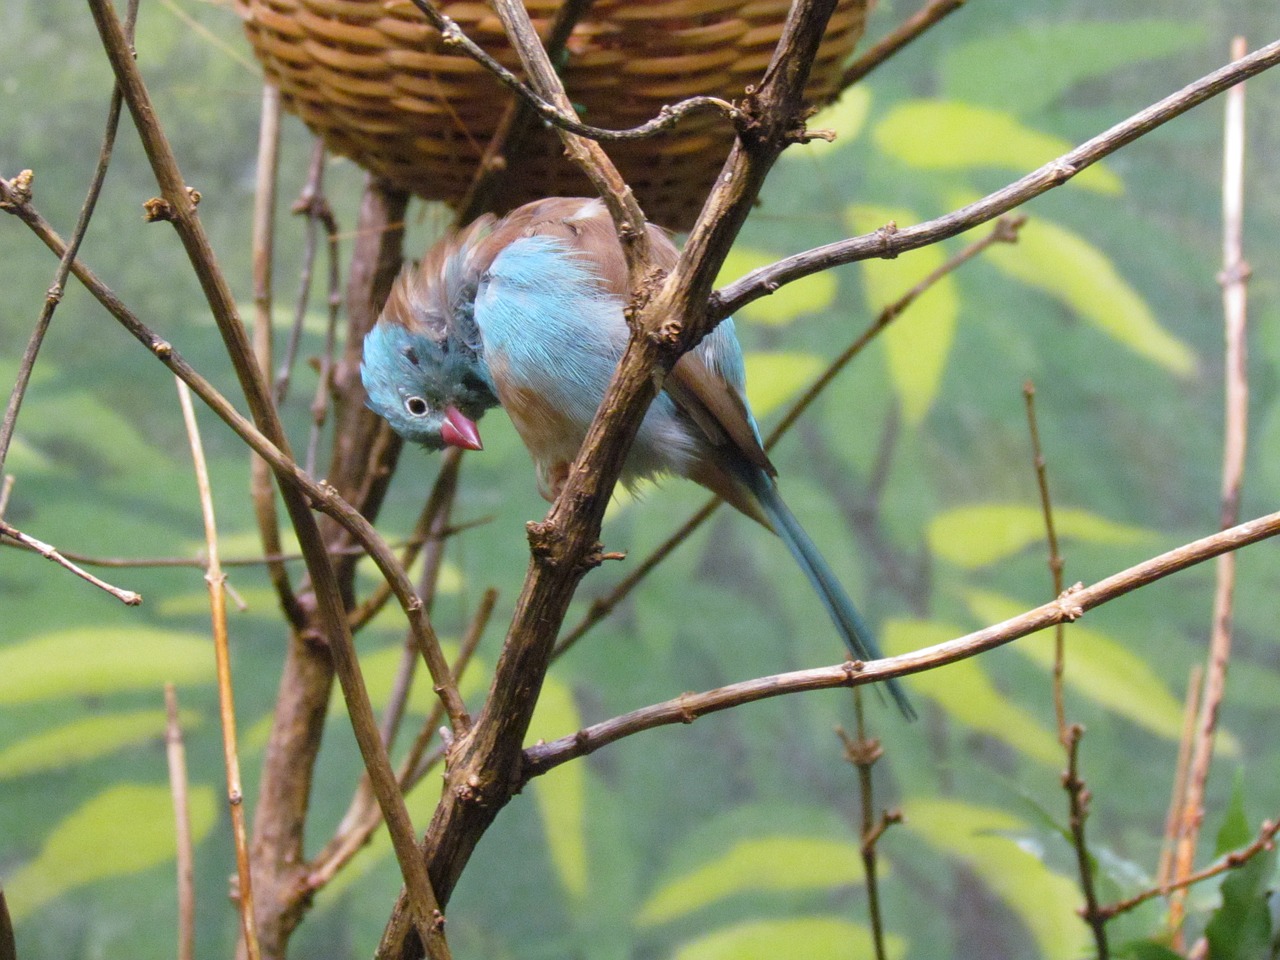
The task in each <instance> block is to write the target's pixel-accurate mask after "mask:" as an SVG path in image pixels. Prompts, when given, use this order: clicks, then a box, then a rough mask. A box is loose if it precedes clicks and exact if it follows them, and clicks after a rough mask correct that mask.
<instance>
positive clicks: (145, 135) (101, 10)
mask: <svg viewBox="0 0 1280 960" xmlns="http://www.w3.org/2000/svg"><path fill="white" fill-rule="evenodd" d="M89 8H90V11H91V12H92V14H93V18H94V23H95V25H96V26H97V28H98V32H99V35H100V37H101V39H102V45H103V49H104V51H105V52H106V54H107V57H108V59H109V60H110V62H111V67H112V70H113V71H114V73H115V75H116V79H117V81H118V82H119V83H120V86H121V89H122V90H123V92H124V97H125V103H126V104H127V105H128V107H129V111H130V113H131V115H132V116H133V120H134V125H135V127H136V128H137V130H138V133H139V137H140V139H141V141H142V146H143V149H144V151H145V152H146V154H147V159H148V160H149V161H150V164H151V167H152V171H153V173H154V174H155V177H156V180H157V183H158V184H159V186H160V190H161V193H162V197H163V203H164V209H165V211H166V216H167V218H168V219H169V220H170V222H172V223H173V225H174V229H175V230H176V231H177V234H178V236H179V238H180V239H181V240H182V243H183V245H184V247H185V248H186V251H187V255H188V259H189V260H190V262H191V265H192V268H193V269H194V271H195V273H196V275H197V277H198V278H199V280H200V283H201V286H202V288H203V290H204V293H205V297H206V299H207V301H208V303H209V306H210V309H211V311H212V313H213V316H214V320H215V322H216V323H217V326H218V331H219V333H220V334H221V336H222V339H223V344H224V346H225V347H226V349H227V353H228V356H229V358H230V360H231V362H232V364H233V366H234V368H235V371H236V375H237V377H238V378H239V380H240V384H241V388H242V389H243V391H244V393H245V397H246V399H247V400H248V403H249V407H250V410H251V411H252V412H253V416H254V420H255V422H256V423H257V424H258V425H259V426H260V427H261V429H262V432H263V434H264V435H265V436H266V437H267V438H268V439H270V441H271V442H272V443H273V444H274V445H275V446H276V447H277V448H278V449H279V450H280V451H281V452H283V453H284V454H285V455H286V457H287V456H288V443H287V441H286V439H285V435H284V430H283V427H282V425H281V423H280V418H279V414H278V412H277V411H276V409H275V407H274V405H273V403H272V401H271V396H270V392H269V390H268V388H267V385H266V381H265V379H264V378H263V377H262V375H261V371H260V368H259V367H258V366H257V364H256V362H255V359H254V356H253V351H252V348H251V346H250V344H249V342H248V338H247V337H246V336H245V333H244V329H243V326H242V325H241V324H240V322H239V316H238V313H237V309H236V303H235V298H234V296H233V294H232V292H231V289H230V286H229V285H228V284H227V282H226V278H225V277H224V276H223V275H222V273H221V271H220V270H219V268H218V265H217V259H216V257H215V256H214V254H213V250H212V248H211V246H210V244H209V239H208V237H207V235H206V234H205V231H204V228H203V225H202V224H201V222H200V218H199V216H198V215H197V214H196V209H195V201H196V195H195V193H194V191H192V190H191V189H190V188H189V187H188V186H187V184H186V182H185V180H184V179H183V177H182V173H181V171H180V170H179V168H178V164H177V161H176V159H175V157H174V155H173V151H172V149H171V147H170V145H169V143H168V141H167V140H166V138H165V136H164V133H163V131H162V130H161V128H160V125H159V123H158V121H157V119H156V112H155V108H154V105H153V104H152V102H151V98H150V94H149V93H148V91H147V88H146V85H145V83H144V82H143V79H142V75H141V73H140V71H139V69H138V65H137V63H136V61H135V60H134V59H133V57H132V55H131V51H130V49H129V46H128V43H127V42H126V40H125V37H124V34H123V32H122V30H121V27H120V22H119V20H118V19H117V18H116V15H115V11H114V9H113V8H112V7H111V4H110V3H109V0H89ZM293 470H296V467H293V468H292V469H286V470H278V471H277V476H278V477H279V478H280V481H281V482H280V489H281V493H282V496H283V497H284V501H285V506H286V509H287V510H288V511H289V516H290V519H291V521H292V522H293V526H294V529H295V531H296V532H297V534H298V541H299V544H300V546H301V547H302V550H303V552H304V553H305V554H306V556H307V565H308V570H309V572H310V574H311V579H312V586H313V588H314V594H315V598H316V601H317V612H318V614H319V622H320V623H321V624H322V625H323V627H324V629H325V632H326V635H327V639H328V642H329V654H330V656H331V657H332V660H333V666H334V670H335V672H336V673H337V675H338V678H339V680H340V682H341V684H342V692H343V696H344V697H345V699H346V701H347V712H348V715H349V716H350V718H351V725H352V729H353V731H354V733H355V736H356V741H357V743H358V744H359V746H360V752H361V755H362V756H363V758H364V762H365V766H366V768H368V769H369V772H370V777H371V779H372V781H373V784H374V792H375V793H376V794H377V796H378V801H379V803H381V804H382V805H383V808H384V812H385V814H386V819H387V826H388V830H389V831H390V833H391V837H392V844H393V846H394V848H395V851H396V858H397V860H398V861H399V864H400V870H401V873H402V874H403V876H404V880H405V886H406V888H407V891H408V898H409V903H410V907H409V913H410V916H411V917H412V918H413V927H414V929H415V930H416V931H417V933H418V935H419V936H420V937H421V938H422V939H423V942H424V944H425V946H426V949H427V952H428V954H429V955H430V956H431V957H432V958H433V960H443V958H447V957H448V956H449V948H448V944H447V942H446V941H445V937H444V930H443V924H442V923H441V922H440V921H441V919H442V918H441V915H440V911H439V909H438V906H437V902H436V897H435V894H434V891H433V890H432V888H431V882H430V880H429V879H428V876H427V870H426V865H425V864H424V863H423V862H422V859H421V857H419V856H418V853H417V849H416V846H415V843H414V829H413V823H412V821H411V819H410V817H409V812H408V810H407V809H406V808H405V805H404V797H403V795H401V793H400V792H399V790H398V789H397V787H396V783H395V777H394V774H393V772H392V770H391V764H390V761H389V760H388V758H387V754H386V750H385V749H384V747H383V745H382V740H381V737H379V735H378V727H377V721H376V719H375V718H374V715H373V708H372V706H371V704H370V703H369V693H368V690H367V689H366V688H365V684H364V677H363V675H362V672H361V670H360V664H359V661H358V660H357V659H356V656H355V649H354V645H353V643H352V639H351V634H350V632H349V631H348V629H347V621H346V611H345V609H344V608H343V600H342V594H341V591H340V588H339V585H338V582H337V579H336V577H335V575H334V571H333V567H332V566H331V564H330V563H329V558H328V556H327V554H326V553H325V548H324V541H323V539H322V538H321V536H320V532H319V528H318V526H317V523H316V519H315V517H314V516H312V514H311V512H310V509H309V507H308V504H307V503H306V501H305V500H304V499H303V497H302V495H301V493H300V491H299V490H298V488H297V487H296V486H295V485H294V484H292V483H291V482H289V480H288V477H289V476H290V475H291V474H292V473H293ZM436 652H437V654H438V645H437V649H436ZM440 659H441V660H442V659H443V658H442V657H441V658H440ZM445 682H446V683H447V682H448V680H447V678H446V679H445ZM455 694H456V692H455Z"/></svg>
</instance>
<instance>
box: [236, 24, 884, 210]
mask: <svg viewBox="0 0 1280 960" xmlns="http://www.w3.org/2000/svg"><path fill="white" fill-rule="evenodd" d="M525 5H526V7H527V9H528V10H529V13H530V15H531V17H532V18H533V20H534V23H535V24H536V25H537V27H538V29H539V32H540V33H541V34H543V35H544V36H545V32H546V30H547V29H549V25H550V22H551V18H552V17H553V16H554V14H555V11H556V9H557V8H558V7H559V0H526V4H525ZM789 6H790V4H789V2H788V0H745V2H744V0H596V2H595V3H594V4H592V6H591V8H590V11H589V13H588V16H587V17H586V18H585V19H584V20H583V21H582V22H580V23H579V24H578V25H577V26H576V28H575V29H574V31H573V34H572V36H571V37H570V39H569V42H568V44H567V48H566V51H565V55H564V58H563V61H564V62H563V67H562V71H561V72H562V76H563V77H564V80H565V86H566V88H567V90H568V93H569V96H570V98H571V99H572V100H573V102H574V104H575V105H576V106H578V109H579V112H580V114H581V116H582V119H583V120H584V121H585V122H587V123H591V124H594V125H596V126H601V127H609V128H615V129H620V128H625V127H631V126H635V125H637V124H639V123H643V122H644V121H646V120H648V119H650V118H652V117H653V116H655V115H656V114H657V113H658V110H659V109H660V108H661V107H662V106H663V105H664V104H669V103H674V102H676V101H678V100H681V99H684V98H685V97H690V96H693V95H695V94H712V95H716V96H720V97H723V98H725V99H740V98H741V97H742V95H743V91H744V89H745V87H746V86H747V85H748V84H752V83H756V82H758V81H759V80H760V78H761V76H762V74H763V72H764V68H765V66H766V65H767V63H768V61H769V57H770V55H771V54H772V52H773V48H774V45H775V43H776V42H777V39H778V37H779V35H780V34H781V32H782V24H783V21H784V19H785V17H786V13H787V9H788V7H789ZM236 8H237V10H238V12H239V13H240V15H241V17H242V18H243V20H244V25H245V31H246V33H247V34H248V37H249V40H250V42H251V43H252V44H253V47H254V50H255V51H256V53H257V55H258V58H259V60H260V61H261V62H262V65H263V68H264V69H265V71H266V74H267V76H268V77H269V78H270V79H271V80H272V81H273V82H274V83H276V84H277V85H278V86H279V88H280V91H281V94H282V96H283V99H284V103H285V105H286V107H287V108H288V109H290V110H292V111H293V112H294V113H296V114H298V115H299V116H300V117H301V118H302V120H303V121H304V122H305V123H306V124H307V126H309V127H310V128H311V129H312V130H313V131H314V132H315V133H316V134H318V135H319V136H320V137H322V138H323V139H324V141H325V143H326V144H327V145H328V147H329V148H330V149H331V150H333V151H334V152H336V153H340V154H343V155H345V156H348V157H351V158H352V159H354V160H356V161H357V162H358V163H360V164H361V165H362V166H364V167H366V168H367V169H369V170H371V171H372V172H374V173H375V174H377V175H379V176H381V177H383V178H384V179H386V180H388V181H389V182H391V183H392V184H394V185H396V186H398V187H401V188H403V189H406V190H409V191H411V192H413V193H415V194H418V195H419V196H421V197H425V198H427V199H432V200H444V201H446V202H454V203H456V202H457V201H458V200H459V199H460V198H461V197H462V196H463V195H464V193H465V192H466V190H467V187H468V185H469V184H470V183H471V180H472V178H473V176H474V175H475V171H476V165H477V161H478V160H479V158H480V156H481V154H482V153H483V151H484V148H485V146H486V145H487V144H488V142H489V139H490V137H491V136H492V135H493V132H494V129H495V128H496V127H497V125H498V122H499V119H500V118H501V116H502V113H503V111H504V109H505V108H506V105H507V104H508V103H509V102H510V99H511V94H509V93H508V92H507V91H506V90H505V89H504V88H503V87H502V86H501V85H500V84H499V83H498V82H497V80H495V79H494V78H493V77H492V76H490V75H489V74H488V73H487V72H486V71H485V70H484V68H482V67H480V66H479V65H478V64H476V63H475V62H473V61H472V60H470V59H468V58H467V57H465V56H463V55H461V54H458V53H455V52H453V51H449V50H446V49H445V48H444V46H443V44H442V43H441V42H440V36H439V34H438V33H437V32H436V31H435V29H434V28H432V27H431V26H430V25H429V24H428V23H427V22H426V21H425V20H424V19H423V17H422V15H421V14H420V13H419V12H418V10H417V9H416V8H414V6H413V5H412V4H411V3H410V2H409V0H236ZM442 9H443V11H444V13H445V14H446V15H448V16H449V17H451V18H453V19H454V20H455V21H456V22H457V23H458V25H459V26H460V27H461V28H462V30H463V31H464V32H465V33H466V34H467V35H468V36H470V37H471V38H472V39H473V40H475V41H476V42H477V43H478V44H480V45H481V46H482V47H483V48H484V49H485V50H487V51H488V52H489V53H490V54H492V55H493V56H494V57H495V58H497V59H498V60H499V61H501V62H502V63H503V64H504V65H505V66H507V67H508V68H509V69H511V70H513V71H515V72H517V73H519V72H520V68H519V63H518V60H517V58H516V56H515V53H514V52H513V51H512V50H511V48H510V46H509V45H508V44H507V41H506V38H505V36H504V34H503V32H502V27H501V25H500V24H499V23H498V20H497V18H496V17H495V16H494V15H493V14H492V12H491V11H490V10H489V8H488V7H487V5H486V4H485V3H483V2H452V3H445V4H443V5H442ZM863 9H864V3H863V2H862V0H841V2H840V4H839V6H838V7H837V9H836V13H835V15H834V16H833V17H832V19H831V24H830V26H829V27H828V29H827V34H826V37H825V38H824V40H823V44H822V48H821V51H820V53H819V57H818V62H817V63H815V64H814V68H813V73H812V76H811V80H810V84H809V88H808V91H807V92H808V95H809V98H810V99H811V100H819V99H821V98H823V97H825V96H826V95H828V94H829V93H831V92H832V90H833V87H834V84H835V83H836V82H837V80H838V77H839V72H840V68H841V65H842V64H843V62H844V61H845V60H846V59H847V58H848V56H849V55H850V53H851V52H852V51H853V47H854V44H856V43H857V41H858V38H859V36H860V35H861V33H862V26H863ZM732 140H733V131H732V127H731V125H730V123H729V121H728V120H727V119H726V118H724V117H723V116H720V115H718V114H713V113H710V112H696V113H694V114H692V115H690V116H687V117H685V118H684V119H682V120H681V121H680V123H679V124H677V126H676V127H675V128H674V129H672V130H668V131H665V132H663V133H662V134H659V135H658V136H656V137H653V138H650V139H646V140H640V141H629V142H622V143H609V144H605V149H606V150H607V151H608V153H609V155H610V156H611V157H612V158H613V159H614V162H615V163H617V165H618V167H619V168H620V170H621V172H622V174H623V176H624V177H626V178H627V180H628V182H630V183H631V185H632V186H633V187H634V188H635V191H636V194H637V196H638V198H639V199H640V203H641V205H642V206H643V207H644V209H645V211H646V213H647V214H648V215H649V216H650V217H651V218H652V219H653V220H655V221H657V222H658V223H661V224H663V225H665V226H668V227H672V228H675V229H682V228H687V227H688V226H690V225H691V223H692V220H693V218H694V216H696V214H697V212H698V209H699V208H700V207H701V205H702V199H703V197H704V196H705V195H706V193H707V191H708V190H709V189H710V187H711V184H712V182H713V181H714V179H715V176H716V173H717V172H718V171H719V169H720V165H721V164H722V163H723V161H724V158H725V156H726V155H727V153H728V150H729V146H730V144H731V143H732ZM498 192H499V198H498V206H499V208H502V209H505V208H509V207H513V206H515V205H517V204H520V203H523V202H525V201H527V200H532V199H536V198H538V197H544V196H554V195H561V194H563V195H575V194H581V193H584V192H587V193H589V192H590V186H589V185H588V184H587V182H586V180H585V178H583V177H582V175H581V174H580V173H579V172H578V171H577V170H576V169H574V168H573V166H572V165H571V164H570V163H569V162H568V161H567V160H566V159H565V158H564V156H563V149H562V147H561V145H560V142H559V139H558V138H557V137H556V135H555V133H554V131H551V130H547V129H544V128H540V129H537V130H535V131H533V132H532V133H531V134H530V136H529V137H527V138H526V140H525V141H524V144H523V146H522V148H521V151H520V157H519V172H518V174H513V175H511V176H506V177H503V178H502V183H501V185H500V187H499V190H498Z"/></svg>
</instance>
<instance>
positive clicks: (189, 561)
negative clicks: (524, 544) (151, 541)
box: [0, 474, 493, 630]
mask: <svg viewBox="0 0 1280 960" xmlns="http://www.w3.org/2000/svg"><path fill="white" fill-rule="evenodd" d="M13 480H14V477H13V475H12V474H9V475H7V476H6V477H5V479H4V482H3V483H0V508H3V507H4V506H6V505H7V504H6V502H5V494H6V488H8V489H12V488H13ZM3 516H4V511H3V509H0V517H3ZM492 522H493V516H492V515H490V516H485V517H477V518H476V519H474V520H464V521H462V522H461V523H454V524H450V525H449V526H447V527H445V529H444V530H442V531H441V532H440V539H442V540H448V539H449V538H450V537H456V536H457V535H458V534H460V533H466V532H467V531H468V530H473V529H475V528H476V527H480V526H483V525H484V524H486V523H492ZM426 540H427V535H426V533H425V532H423V533H421V534H416V533H415V534H414V535H413V536H411V537H408V538H407V539H405V540H391V541H388V542H387V546H388V547H389V548H390V549H392V550H400V549H404V550H406V551H410V550H411V551H413V555H414V556H415V557H416V556H417V550H418V549H419V548H421V546H422V545H423V543H425V542H426ZM0 546H3V547H9V548H12V549H14V550H30V549H31V548H30V547H27V546H25V545H23V544H21V543H14V542H12V541H9V540H0ZM326 552H327V553H328V554H329V556H331V557H348V556H364V555H365V554H367V553H368V550H366V549H365V547H364V546H363V545H361V544H358V543H357V544H350V545H348V546H345V547H338V546H335V547H330V548H329V549H328V550H327V551H326ZM62 555H63V556H64V557H66V558H67V559H68V560H74V561H75V562H76V563H78V564H80V565H82V566H85V567H107V568H110V569H117V570H119V569H125V570H133V569H138V570H145V569H149V568H157V567H158V568H173V567H179V568H180V567H192V568H195V569H199V570H203V569H204V568H205V566H206V565H207V564H206V561H205V559H204V556H203V553H202V552H200V551H197V553H196V555H195V556H193V557H99V556H95V555H92V554H87V553H79V552H77V551H75V550H63V551H62ZM303 559H305V557H303V555H302V554H301V553H296V552H295V553H277V554H272V555H270V556H267V555H263V556H258V557H223V559H222V567H223V569H224V570H225V569H228V568H230V567H261V566H264V565H265V564H268V563H278V562H281V561H283V562H285V563H296V562H297V561H299V560H303ZM405 566H406V567H408V564H405ZM227 590H228V592H230V590H231V587H230V584H228V586H227ZM352 629H353V630H354V629H355V627H354V625H353V627H352Z"/></svg>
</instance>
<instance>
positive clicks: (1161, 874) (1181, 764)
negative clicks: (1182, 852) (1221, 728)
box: [1156, 663, 1204, 887]
mask: <svg viewBox="0 0 1280 960" xmlns="http://www.w3.org/2000/svg"><path fill="white" fill-rule="evenodd" d="M1203 680H1204V667H1203V666H1201V665H1200V664H1198V663H1195V664H1192V665H1191V672H1190V675H1189V677H1188V678H1187V696H1186V698H1185V702H1184V703H1183V705H1182V735H1181V736H1180V737H1179V738H1178V760H1177V763H1176V764H1175V765H1174V769H1173V789H1172V790H1171V792H1170V796H1169V810H1168V813H1166V814H1165V821H1164V842H1163V843H1162V844H1161V846H1160V862H1159V864H1158V865H1157V867H1156V886H1158V887H1167V886H1169V884H1170V883H1172V882H1173V853H1174V849H1175V847H1176V846H1177V843H1178V833H1179V831H1180V830H1181V829H1182V801H1183V800H1184V799H1185V797H1186V795H1187V773H1188V772H1189V771H1190V768H1191V749H1192V747H1193V746H1194V744H1195V738H1196V717H1197V716H1198V715H1199V713H1200V690H1201V685H1202V682H1203Z"/></svg>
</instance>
